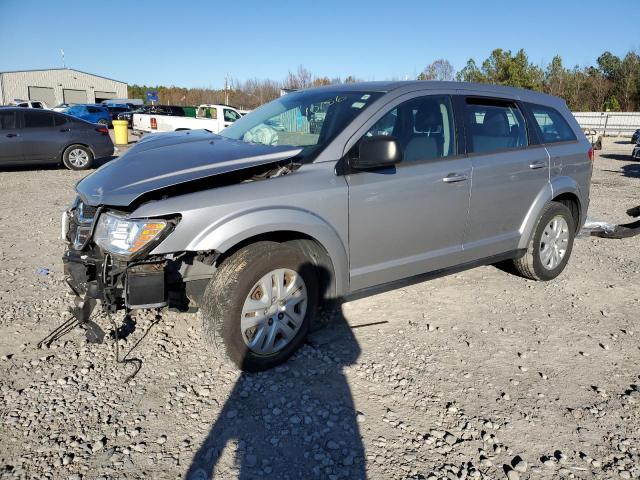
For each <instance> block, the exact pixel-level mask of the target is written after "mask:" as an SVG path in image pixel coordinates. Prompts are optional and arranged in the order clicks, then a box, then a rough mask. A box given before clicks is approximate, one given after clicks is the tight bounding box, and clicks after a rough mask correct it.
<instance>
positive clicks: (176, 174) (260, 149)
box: [76, 130, 302, 206]
mask: <svg viewBox="0 0 640 480" xmlns="http://www.w3.org/2000/svg"><path fill="white" fill-rule="evenodd" d="M301 151H302V149H301V148H298V147H290V146H281V147H272V146H268V145H260V144H251V143H246V142H242V141H240V140H231V139H229V138H226V137H222V136H220V135H214V134H212V133H209V132H207V131H206V130H189V131H183V132H173V133H160V134H153V135H149V136H147V137H145V138H144V139H142V140H141V141H140V142H139V143H138V144H137V145H135V146H134V147H132V148H131V149H130V150H129V151H128V152H127V153H126V154H125V155H123V156H122V157H120V158H118V159H116V160H112V161H111V162H109V163H107V164H105V165H103V166H102V167H100V168H99V169H98V170H96V171H95V172H93V173H92V174H91V175H88V176H87V177H85V178H84V179H83V180H82V181H80V182H79V183H78V185H76V190H77V191H78V194H79V195H80V197H81V198H82V200H83V201H84V202H85V203H87V204H89V205H93V206H98V205H110V206H127V205H130V204H131V203H132V202H133V201H134V200H135V199H136V198H138V197H139V196H140V195H143V194H145V193H148V192H151V191H155V190H159V189H162V188H166V187H172V186H174V185H178V184H180V183H185V182H189V181H193V180H199V179H202V178H205V177H210V176H213V175H219V174H221V173H226V172H231V171H235V170H241V169H244V168H249V167H255V166H257V165H263V164H267V163H272V162H277V161H280V160H285V159H287V158H291V157H293V156H295V155H297V154H299V153H300V152H301Z"/></svg>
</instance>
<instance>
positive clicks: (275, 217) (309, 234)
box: [187, 208, 349, 298]
mask: <svg viewBox="0 0 640 480" xmlns="http://www.w3.org/2000/svg"><path fill="white" fill-rule="evenodd" d="M264 240H268V241H275V242H280V243H289V244H291V245H292V246H294V247H297V248H300V249H302V250H303V251H304V252H305V254H306V255H307V256H309V257H310V258H311V259H312V260H313V261H314V263H315V264H316V266H317V267H318V268H319V269H320V270H321V271H322V272H324V274H323V275H325V277H326V278H324V279H323V290H324V296H325V298H338V297H340V296H342V295H344V294H345V293H346V292H347V291H348V285H349V267H348V266H349V262H348V256H347V249H346V248H345V245H344V243H343V242H342V240H341V239H340V235H339V234H338V233H337V232H336V231H335V230H334V229H333V228H332V227H331V226H330V225H329V224H328V223H327V222H325V221H324V220H323V219H321V218H320V217H317V216H316V215H314V214H312V213H311V212H307V211H304V210H301V209H296V208H280V209H276V210H258V211H252V212H249V213H246V214H243V215H239V216H236V217H234V218H231V219H228V220H226V221H222V222H215V223H214V224H212V225H211V226H210V227H209V228H207V229H205V231H203V232H202V233H201V234H200V235H198V237H196V238H194V239H193V241H192V242H191V244H190V245H189V246H188V247H187V250H189V251H216V252H218V254H219V260H218V261H221V260H224V259H225V258H227V257H228V256H230V255H231V254H233V253H234V252H235V251H237V250H238V249H240V248H242V247H243V246H246V245H248V244H251V243H255V242H257V241H264Z"/></svg>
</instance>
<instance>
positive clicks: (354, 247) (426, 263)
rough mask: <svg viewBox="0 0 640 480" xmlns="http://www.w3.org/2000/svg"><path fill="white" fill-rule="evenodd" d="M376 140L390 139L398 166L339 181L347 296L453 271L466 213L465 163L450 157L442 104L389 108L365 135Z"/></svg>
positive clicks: (440, 100)
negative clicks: (398, 153) (345, 196)
mask: <svg viewBox="0 0 640 480" xmlns="http://www.w3.org/2000/svg"><path fill="white" fill-rule="evenodd" d="M376 135H392V136H394V137H395V138H397V139H398V141H399V142H400V145H401V146H402V148H403V154H404V159H403V161H402V162H401V163H400V164H398V165H397V166H396V167H395V168H393V169H387V170H382V171H360V172H356V173H350V174H349V175H347V176H346V180H347V183H348V185H349V251H350V272H351V279H350V289H351V291H355V290H359V289H362V288H367V287H370V286H374V285H379V284H383V283H387V282H391V281H394V280H399V279H402V278H406V277H411V276H413V275H417V274H420V273H425V272H429V271H433V270H438V269H441V268H444V267H448V266H452V265H455V264H457V263H459V261H460V256H461V251H462V240H463V235H464V230H465V224H466V221H467V213H468V209H469V194H470V188H471V161H470V160H469V159H468V158H466V157H465V156H462V155H458V142H457V135H456V128H455V121H454V116H453V108H452V102H451V98H450V97H449V96H447V95H430V96H421V97H415V98H412V99H410V100H407V101H405V102H403V103H400V104H398V105H397V106H394V107H391V109H390V110H389V111H388V112H386V114H384V115H383V116H382V117H381V118H380V119H379V120H378V121H377V122H376V123H375V124H374V125H373V126H372V127H371V128H370V129H369V131H368V132H367V133H366V136H376ZM357 148H358V145H357V144H356V146H355V147H354V149H352V151H351V152H350V155H354V154H357V153H356V152H357Z"/></svg>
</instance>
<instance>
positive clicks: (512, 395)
mask: <svg viewBox="0 0 640 480" xmlns="http://www.w3.org/2000/svg"><path fill="white" fill-rule="evenodd" d="M607 140H609V139H607ZM629 149H630V145H628V144H622V143H614V141H609V142H608V143H607V152H606V155H607V156H608V158H607V157H605V156H602V155H601V156H599V158H597V160H596V171H595V174H594V182H593V184H594V185H593V196H592V205H591V215H592V216H594V217H596V218H599V219H606V220H612V221H620V220H624V219H625V216H624V210H625V209H626V208H629V207H632V206H634V205H637V204H639V203H640V195H639V192H640V173H638V172H639V170H640V168H638V167H640V164H637V163H631V162H628V161H626V160H625V159H624V157H622V156H620V155H621V153H620V152H626V151H627V150H629ZM623 169H624V170H623ZM624 171H626V172H627V174H626V175H623V172H624ZM633 172H636V173H635V174H633ZM83 175H84V174H83V173H76V172H69V171H66V170H58V169H46V170H25V169H19V170H12V171H2V172H0V184H1V185H2V186H3V188H2V189H0V469H1V470H0V472H1V473H0V477H2V478H64V479H71V478H77V479H80V478H82V479H85V478H102V479H116V478H118V479H120V478H184V477H186V478H189V479H191V478H193V479H204V478H208V477H209V476H211V475H214V476H215V477H216V478H222V479H230V478H243V479H244V478H273V479H287V478H288V479H298V478H309V479H314V478H317V479H321V478H322V479H324V478H328V479H358V478H365V477H367V478H373V479H396V478H397V479H426V478H428V479H464V478H474V479H475V478H484V479H494V478H497V479H500V478H503V479H504V478H509V479H517V478H519V479H528V478H532V479H533V478H535V479H538V478H542V479H547V478H548V479H551V478H584V479H586V478H602V479H605V478H606V479H609V478H640V456H639V452H638V448H639V446H640V386H639V385H640V377H639V374H640V368H638V367H639V365H640V349H639V344H638V332H639V331H640V325H639V319H640V315H639V313H640V255H638V252H639V251H640V250H639V246H640V243H639V242H640V239H638V238H636V239H627V240H621V241H611V240H601V239H596V238H590V237H585V238H579V239H578V240H577V242H576V245H575V248H574V252H573V258H572V260H571V262H570V263H569V267H568V269H567V270H566V272H565V273H564V274H563V275H562V276H561V277H560V278H559V279H557V280H556V281H554V282H552V283H546V284H545V283H535V282H530V281H527V280H523V279H521V278H518V277H514V276H512V275H510V274H508V273H506V272H504V271H502V270H499V269H497V268H494V267H483V268H479V269H475V270H471V271H467V272H463V273H460V274H456V275H453V276H449V277H445V278H440V279H437V280H433V281H431V282H427V283H422V284H417V285H414V286H411V287H407V288H402V289H399V290H396V291H393V292H388V293H385V294H381V295H377V296H374V297H370V298H365V299H362V300H358V301H354V302H351V303H347V304H344V305H343V306H342V309H341V311H340V312H336V313H335V315H334V318H333V319H332V321H331V326H330V327H328V328H326V329H324V330H321V331H319V332H316V333H314V334H313V335H312V336H311V338H310V339H309V342H308V343H307V344H306V345H305V346H304V348H302V350H301V351H300V352H299V353H298V354H296V355H295V356H294V357H293V358H292V359H291V361H289V362H288V363H287V364H285V365H283V366H281V367H278V368H276V369H274V370H272V371H270V372H265V373H261V374H253V375H247V374H239V373H238V372H237V371H235V370H234V369H232V368H230V367H229V366H228V365H227V364H226V363H224V362H223V361H222V360H221V358H219V354H218V352H216V351H215V350H211V349H209V348H206V347H205V346H204V344H203V342H202V341H201V340H200V334H201V328H200V323H199V321H198V317H197V315H192V314H188V315H177V314H174V313H165V314H164V315H163V318H162V320H161V321H160V322H158V323H156V322H154V316H153V315H152V314H151V313H147V314H137V315H136V316H135V320H136V328H135V331H134V332H133V334H131V335H130V336H129V337H127V338H126V339H122V340H121V341H120V348H121V352H122V354H125V353H126V352H128V351H129V350H130V349H132V348H133V349H134V350H133V351H132V352H131V353H130V355H129V358H138V359H140V360H142V368H141V370H140V372H139V374H138V375H137V377H135V379H134V380H133V381H131V382H129V383H125V382H124V380H125V379H126V377H127V376H128V375H129V374H130V373H131V372H132V371H133V369H134V367H135V365H134V364H132V363H127V364H118V363H116V361H115V353H114V352H115V345H114V342H113V340H111V339H109V340H107V342H106V343H105V344H102V345H88V344H86V343H85V342H84V339H83V336H82V334H81V332H77V331H74V332H72V333H70V334H69V335H67V336H66V337H64V338H63V339H62V340H60V341H58V342H57V343H54V344H53V345H52V346H51V347H50V348H45V349H38V348H37V347H36V344H37V342H38V341H39V340H40V339H41V338H42V337H44V336H45V335H46V334H47V333H48V331H49V330H51V329H52V328H53V327H55V326H57V325H58V324H59V323H60V322H62V321H63V320H64V319H65V318H67V316H68V314H67V313H65V311H66V307H67V306H68V305H69V302H70V297H69V296H68V295H67V293H66V288H65V285H64V282H63V277H62V265H61V261H60V254H61V251H62V245H61V243H60V241H59V240H58V239H57V236H58V235H59V216H60V212H61V211H62V210H63V209H64V208H65V207H66V206H67V204H68V203H69V202H70V201H71V199H72V196H73V193H72V186H73V184H74V183H75V182H76V181H77V180H78V179H80V178H81V177H82V176H83ZM38 267H46V268H48V269H49V274H48V275H39V274H36V269H37V268H38ZM97 320H98V322H99V323H101V324H102V325H103V326H104V327H105V328H107V329H108V328H109V322H108V321H107V319H106V318H105V317H100V318H98V319H97ZM117 320H120V318H118V319H117ZM381 322H382V323H381ZM354 327H357V328H354ZM145 333H146V336H145ZM139 341H140V343H139V344H138V343H137V342H139Z"/></svg>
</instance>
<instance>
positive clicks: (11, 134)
mask: <svg viewBox="0 0 640 480" xmlns="http://www.w3.org/2000/svg"><path fill="white" fill-rule="evenodd" d="M19 136H20V134H19V133H7V137H9V138H13V137H19Z"/></svg>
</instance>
